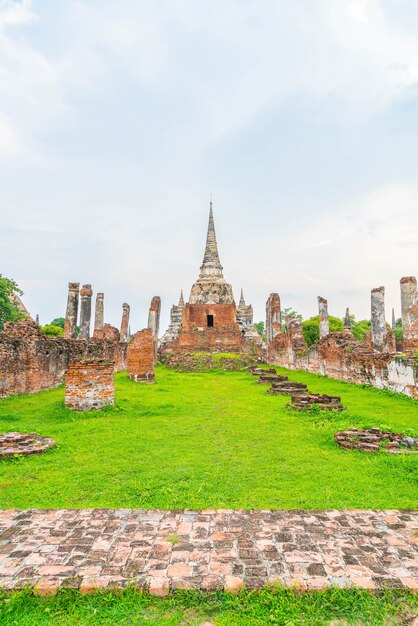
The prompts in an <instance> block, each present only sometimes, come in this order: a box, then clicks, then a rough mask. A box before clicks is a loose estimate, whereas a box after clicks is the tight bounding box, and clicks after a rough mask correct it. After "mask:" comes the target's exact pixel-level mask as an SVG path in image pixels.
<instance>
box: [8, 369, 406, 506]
mask: <svg viewBox="0 0 418 626" xmlns="http://www.w3.org/2000/svg"><path fill="white" fill-rule="evenodd" d="M288 374H289V377H290V378H291V379H292V380H297V381H302V382H306V383H308V386H309V389H310V390H311V391H313V392H324V393H329V394H335V395H340V396H341V397H342V402H343V404H344V406H346V407H347V410H346V411H344V412H342V413H340V414H338V413H337V414H334V413H332V414H329V415H325V416H324V415H323V414H318V415H310V414H309V413H298V412H295V411H292V410H289V409H287V408H286V406H285V405H286V404H287V403H288V402H289V398H288V397H287V396H271V395H268V394H266V389H267V387H266V386H264V385H258V384H257V383H256V379H255V378H254V377H252V376H251V375H249V374H248V373H246V372H222V371H219V372H207V373H178V372H176V371H174V370H169V369H167V368H165V367H163V366H159V367H158V368H157V371H156V380H157V383H156V384H155V385H142V384H139V383H135V382H132V381H131V380H129V379H128V378H127V376H126V374H124V373H121V374H118V375H117V376H116V406H115V407H113V408H106V409H103V410H101V411H98V412H90V413H84V414H80V413H74V412H72V411H70V410H68V409H66V408H65V407H64V404H63V397H64V389H63V387H60V388H59V389H54V390H50V391H44V392H41V393H38V394H36V395H26V396H16V397H13V398H7V399H3V400H1V401H0V432H5V431H10V430H18V431H23V432H30V431H36V432H37V433H39V434H41V435H50V436H52V437H54V438H55V439H56V441H57V446H56V448H55V449H53V450H50V451H48V452H46V453H44V454H41V455H37V456H33V457H20V458H16V459H10V460H3V461H1V462H0V508H14V507H18V508H31V507H51V508H59V507H72V508H73V507H75V508H83V507H144V508H157V507H158V508H165V509H169V508H197V509H200V508H246V509H248V508H280V509H283V508H285V509H287V508H302V509H308V508H313V509H325V508H416V506H417V502H418V455H410V456H406V455H389V454H387V453H385V452H379V453H378V454H375V455H366V454H364V453H361V452H357V451H346V450H342V449H340V448H338V447H337V446H336V445H335V443H334V441H333V433H334V431H336V430H339V429H341V428H345V427H348V426H351V425H353V426H357V427H370V426H384V427H385V428H388V429H391V430H394V431H401V432H402V431H403V432H407V433H411V434H415V435H418V402H417V401H415V400H411V399H409V398H406V397H404V396H398V395H395V394H391V393H389V392H385V391H378V390H375V389H370V388H362V387H360V386H356V385H352V384H346V383H342V382H339V381H335V380H331V379H326V378H323V377H320V376H316V375H313V374H308V373H305V372H289V373H288Z"/></svg>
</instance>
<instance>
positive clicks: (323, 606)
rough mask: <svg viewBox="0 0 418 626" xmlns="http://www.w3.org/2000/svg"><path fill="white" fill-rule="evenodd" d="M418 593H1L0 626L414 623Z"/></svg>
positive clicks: (380, 625)
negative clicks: (43, 595) (164, 595)
mask: <svg viewBox="0 0 418 626" xmlns="http://www.w3.org/2000/svg"><path fill="white" fill-rule="evenodd" d="M417 612H418V596H417V595H416V594H415V595H413V594H411V593H408V592H399V591H391V590H388V591H385V592H381V593H379V594H371V593H368V592H367V591H360V590H347V589H345V590H341V589H328V590H326V591H322V592H321V591H318V592H315V593H297V592H295V591H293V590H286V589H280V590H277V591H272V590H268V589H265V590H262V591H258V592H241V593H240V594H239V595H237V596H233V595H231V594H227V593H216V594H203V593H198V592H180V593H176V594H173V595H170V596H169V597H167V598H162V599H158V598H155V597H151V596H149V595H147V594H143V593H137V592H135V591H130V590H127V591H125V592H124V593H120V594H118V593H113V594H112V593H98V594H95V595H93V596H82V595H80V594H79V593H76V592H70V591H67V592H61V593H59V594H58V595H57V596H54V597H52V598H39V597H36V596H34V595H32V594H30V593H28V592H18V593H14V594H12V595H11V596H7V597H3V599H2V598H1V596H0V623H1V624H2V626H16V625H19V626H114V625H117V626H133V625H134V624H135V625H140V624H144V625H148V626H150V625H152V624H158V626H175V625H178V626H198V625H199V624H201V622H203V621H204V620H207V621H209V622H211V623H213V624H216V626H266V625H267V624H276V626H277V625H285V624H286V625H287V626H297V625H299V624H300V625H304V626H324V625H329V624H332V625H333V626H354V625H355V626H396V625H397V624H404V625H407V624H412V622H413V619H414V615H417Z"/></svg>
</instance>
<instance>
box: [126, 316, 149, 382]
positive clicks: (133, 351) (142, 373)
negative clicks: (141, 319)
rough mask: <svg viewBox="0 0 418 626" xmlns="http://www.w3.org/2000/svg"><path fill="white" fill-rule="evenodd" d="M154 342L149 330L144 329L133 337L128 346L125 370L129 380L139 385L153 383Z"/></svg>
mask: <svg viewBox="0 0 418 626" xmlns="http://www.w3.org/2000/svg"><path fill="white" fill-rule="evenodd" d="M154 367H155V340H154V336H153V331H152V329H151V328H144V330H141V331H139V332H137V333H135V335H134V336H133V339H132V341H131V342H130V343H129V345H128V356H127V369H128V376H129V378H130V379H131V380H135V381H136V382H139V383H154V382H155V374H154Z"/></svg>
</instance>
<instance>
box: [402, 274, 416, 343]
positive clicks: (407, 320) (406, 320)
mask: <svg viewBox="0 0 418 626" xmlns="http://www.w3.org/2000/svg"><path fill="white" fill-rule="evenodd" d="M416 300H417V279H416V278H415V276H404V277H403V278H401V315H402V331H403V338H404V343H405V340H406V343H408V340H409V339H410V338H411V329H412V326H413V325H414V321H415V320H414V316H413V315H412V316H411V311H412V307H413V306H414V305H415V302H416ZM412 334H413V333H412Z"/></svg>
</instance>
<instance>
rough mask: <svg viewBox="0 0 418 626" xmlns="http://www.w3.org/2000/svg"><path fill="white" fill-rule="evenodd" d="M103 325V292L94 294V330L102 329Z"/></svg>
mask: <svg viewBox="0 0 418 626" xmlns="http://www.w3.org/2000/svg"><path fill="white" fill-rule="evenodd" d="M103 326H104V293H98V294H97V295H96V309H95V311H94V332H96V330H103Z"/></svg>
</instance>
